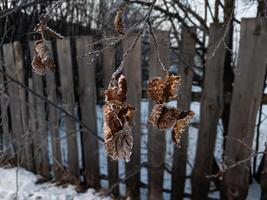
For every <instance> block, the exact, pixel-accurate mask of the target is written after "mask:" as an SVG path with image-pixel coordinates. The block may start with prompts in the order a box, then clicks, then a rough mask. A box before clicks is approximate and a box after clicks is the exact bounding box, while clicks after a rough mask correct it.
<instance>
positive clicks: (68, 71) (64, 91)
mask: <svg viewBox="0 0 267 200" xmlns="http://www.w3.org/2000/svg"><path fill="white" fill-rule="evenodd" d="M57 54H58V65H59V66H58V67H59V72H60V73H59V74H60V84H61V87H60V92H61V95H62V102H63V107H64V108H65V110H67V111H68V112H69V113H71V114H72V115H74V116H76V113H75V99H74V85H73V70H72V62H71V47H70V41H69V38H66V39H63V40H59V39H57ZM64 125H65V126H64V130H65V135H66V138H67V146H68V156H67V160H68V171H69V172H70V174H71V175H73V176H74V177H75V178H76V179H77V180H80V168H79V160H78V145H77V130H76V121H75V120H74V119H72V118H70V117H68V116H66V117H64ZM77 180H76V181H77ZM72 181H74V180H72ZM76 181H75V182H76Z"/></svg>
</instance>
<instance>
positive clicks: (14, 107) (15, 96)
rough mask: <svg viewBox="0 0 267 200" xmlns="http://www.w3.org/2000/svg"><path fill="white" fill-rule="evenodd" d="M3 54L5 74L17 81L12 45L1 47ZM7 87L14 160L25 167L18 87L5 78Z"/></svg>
mask: <svg viewBox="0 0 267 200" xmlns="http://www.w3.org/2000/svg"><path fill="white" fill-rule="evenodd" d="M3 52H4V62H5V70H6V73H7V74H9V75H10V76H12V78H14V79H17V76H16V61H15V57H14V56H15V55H14V49H13V44H12V43H9V44H5V45H3ZM7 81H8V82H7V86H8V93H9V109H10V116H11V139H12V140H14V143H13V145H14V146H15V148H14V150H15V152H16V154H15V155H16V159H17V163H18V164H19V165H21V164H22V166H26V164H25V161H24V160H20V159H23V158H24V157H25V154H24V153H25V152H24V146H23V142H22V141H23V137H24V135H23V129H22V121H21V113H20V98H19V91H18V86H17V84H16V83H14V82H12V81H10V80H9V79H8V78H7Z"/></svg>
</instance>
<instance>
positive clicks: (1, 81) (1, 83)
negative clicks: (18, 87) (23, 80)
mask: <svg viewBox="0 0 267 200" xmlns="http://www.w3.org/2000/svg"><path fill="white" fill-rule="evenodd" d="M0 69H1V70H4V63H3V57H2V53H1V50H0ZM6 84H7V83H6V81H5V77H4V74H2V73H1V74H0V88H1V90H2V92H1V95H0V103H1V122H0V123H1V125H2V131H3V133H2V143H3V144H2V145H3V150H4V151H5V155H6V156H7V157H9V158H11V154H12V149H13V147H12V143H11V134H10V131H9V125H8V124H9V119H8V105H9V95H8V93H7V89H6V88H5V87H6ZM4 88H5V89H4Z"/></svg>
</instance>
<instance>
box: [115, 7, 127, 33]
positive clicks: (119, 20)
mask: <svg viewBox="0 0 267 200" xmlns="http://www.w3.org/2000/svg"><path fill="white" fill-rule="evenodd" d="M124 13H125V8H124V7H120V8H119V9H118V11H117V13H116V16H115V19H114V28H115V30H116V32H117V33H118V34H120V35H126V32H125V24H124V20H123V17H124Z"/></svg>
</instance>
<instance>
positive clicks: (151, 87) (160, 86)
mask: <svg viewBox="0 0 267 200" xmlns="http://www.w3.org/2000/svg"><path fill="white" fill-rule="evenodd" d="M180 83H181V78H180V76H175V75H168V76H167V77H166V79H165V80H163V79H162V78H160V77H156V78H154V79H152V80H150V81H149V83H148V90H147V91H148V95H149V96H150V97H151V99H152V100H153V101H154V102H155V103H156V105H155V106H154V107H153V110H152V112H151V115H150V117H149V120H148V121H149V123H151V124H152V125H153V126H155V127H157V128H158V129H160V130H165V129H167V128H173V129H172V139H173V142H175V143H176V144H177V145H178V146H179V144H180V138H181V135H182V133H183V132H184V130H185V128H186V127H187V126H188V124H189V122H190V120H191V119H192V118H193V117H194V112H192V111H187V112H185V111H180V110H178V109H177V108H174V107H169V106H166V105H165V104H166V103H168V102H169V101H171V100H174V99H176V98H177V93H178V89H179V86H180Z"/></svg>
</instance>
